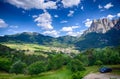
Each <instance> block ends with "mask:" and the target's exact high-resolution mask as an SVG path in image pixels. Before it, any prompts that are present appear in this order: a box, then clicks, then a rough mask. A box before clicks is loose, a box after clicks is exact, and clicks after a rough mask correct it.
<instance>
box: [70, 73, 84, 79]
mask: <svg viewBox="0 0 120 79" xmlns="http://www.w3.org/2000/svg"><path fill="white" fill-rule="evenodd" d="M82 78H83V74H82V73H80V72H76V73H74V74H72V79H82Z"/></svg>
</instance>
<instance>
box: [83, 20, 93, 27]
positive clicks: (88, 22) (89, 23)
mask: <svg viewBox="0 0 120 79" xmlns="http://www.w3.org/2000/svg"><path fill="white" fill-rule="evenodd" d="M84 23H85V26H86V27H90V26H91V24H92V20H90V19H86V20H85V21H84Z"/></svg>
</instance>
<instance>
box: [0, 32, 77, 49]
mask: <svg viewBox="0 0 120 79" xmlns="http://www.w3.org/2000/svg"><path fill="white" fill-rule="evenodd" d="M75 40H76V37H72V36H62V37H58V38H54V37H50V36H44V35H42V34H39V33H36V32H32V33H31V32H23V33H18V34H14V35H5V36H0V42H10V43H35V44H40V45H48V46H51V45H52V46H60V47H65V46H70V45H72V44H73V43H74V42H75Z"/></svg>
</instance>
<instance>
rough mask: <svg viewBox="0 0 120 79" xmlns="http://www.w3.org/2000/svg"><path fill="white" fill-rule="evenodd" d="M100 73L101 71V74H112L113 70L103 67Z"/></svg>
mask: <svg viewBox="0 0 120 79" xmlns="http://www.w3.org/2000/svg"><path fill="white" fill-rule="evenodd" d="M99 71H100V72H101V73H106V72H111V71H112V69H111V68H109V67H102V68H100V69H99Z"/></svg>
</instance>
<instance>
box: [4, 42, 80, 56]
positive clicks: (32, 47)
mask: <svg viewBox="0 0 120 79" xmlns="http://www.w3.org/2000/svg"><path fill="white" fill-rule="evenodd" d="M2 44H3V45H5V46H8V47H10V48H12V49H16V50H26V52H25V53H26V54H38V55H39V54H40V52H41V54H43V52H53V51H55V52H57V53H58V52H64V53H66V52H67V53H68V52H69V53H70V52H71V53H74V54H77V53H79V51H78V50H75V49H73V48H58V47H52V46H51V47H48V46H44V45H38V44H26V43H21V44H20V43H19V44H18V43H2ZM37 51H38V52H37ZM44 55H45V54H44Z"/></svg>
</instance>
